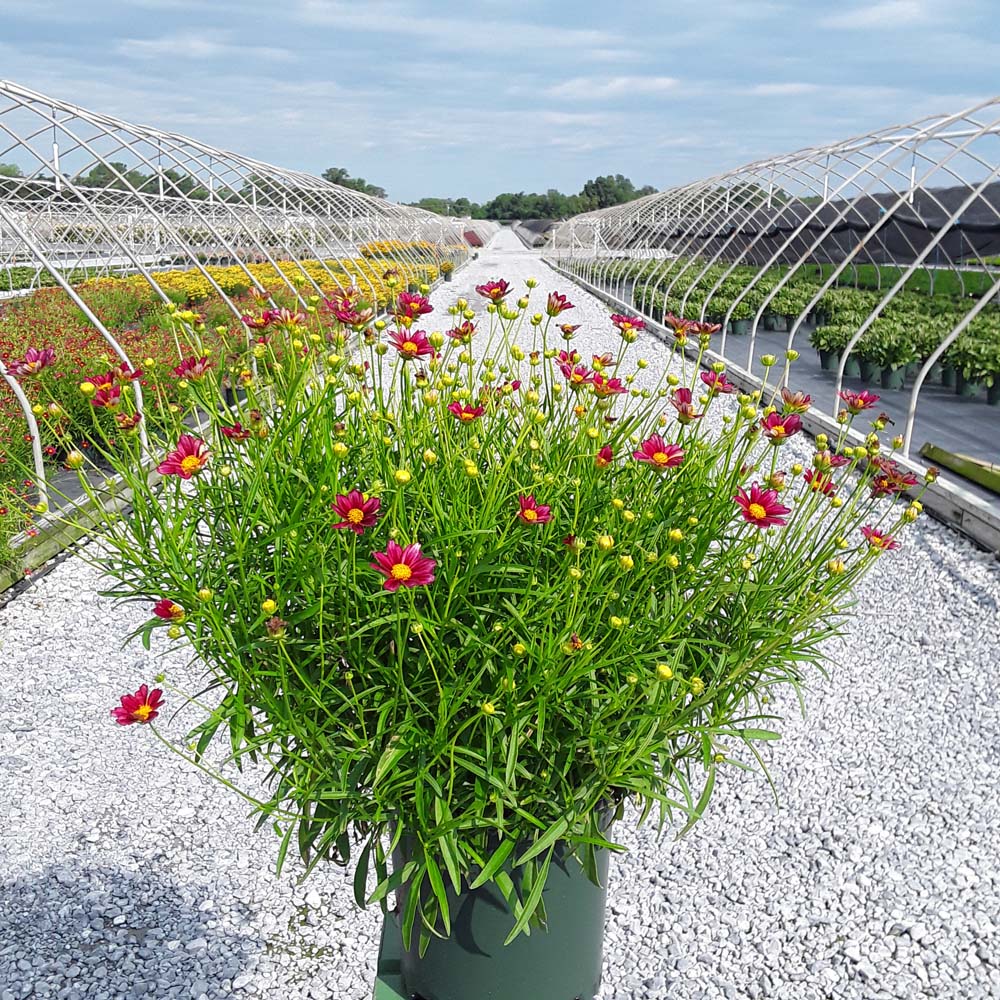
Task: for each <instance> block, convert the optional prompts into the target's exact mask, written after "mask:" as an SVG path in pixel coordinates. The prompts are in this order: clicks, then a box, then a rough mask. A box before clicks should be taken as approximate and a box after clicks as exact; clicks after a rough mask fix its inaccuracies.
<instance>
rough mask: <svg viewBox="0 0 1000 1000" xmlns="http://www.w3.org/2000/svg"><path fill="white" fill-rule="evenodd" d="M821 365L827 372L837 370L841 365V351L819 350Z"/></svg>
mask: <svg viewBox="0 0 1000 1000" xmlns="http://www.w3.org/2000/svg"><path fill="white" fill-rule="evenodd" d="M819 366H820V368H822V369H823V371H825V372H835V371H836V370H837V369H838V368H839V367H840V353H839V352H838V351H823V350H821V351H820V352H819Z"/></svg>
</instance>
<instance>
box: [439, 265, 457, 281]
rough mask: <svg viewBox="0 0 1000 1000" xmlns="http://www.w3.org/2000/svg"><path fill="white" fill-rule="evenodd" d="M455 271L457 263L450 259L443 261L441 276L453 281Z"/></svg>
mask: <svg viewBox="0 0 1000 1000" xmlns="http://www.w3.org/2000/svg"><path fill="white" fill-rule="evenodd" d="M454 271H455V263H454V261H450V260H443V261H441V276H442V277H443V278H444V280H445V281H451V276H452V274H453V273H454Z"/></svg>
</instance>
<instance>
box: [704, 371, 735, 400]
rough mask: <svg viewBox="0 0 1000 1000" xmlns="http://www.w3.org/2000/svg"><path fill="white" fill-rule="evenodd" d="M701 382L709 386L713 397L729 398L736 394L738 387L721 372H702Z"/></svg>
mask: <svg viewBox="0 0 1000 1000" xmlns="http://www.w3.org/2000/svg"><path fill="white" fill-rule="evenodd" d="M701 380H702V382H704V383H705V385H707V386H708V388H709V389H710V390H711V392H712V395H713V396H719V395H723V396H728V395H730V394H731V393H734V392H736V386H735V385H733V383H732V382H730V381H729V380H728V379H727V378H726V376H725V375H723V374H722V373H721V372H702V373H701Z"/></svg>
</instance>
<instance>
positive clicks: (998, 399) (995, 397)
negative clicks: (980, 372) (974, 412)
mask: <svg viewBox="0 0 1000 1000" xmlns="http://www.w3.org/2000/svg"><path fill="white" fill-rule="evenodd" d="M986 402H987V403H989V404H990V406H1000V375H994V376H993V385H991V386H989V387H988V388H987V390H986Z"/></svg>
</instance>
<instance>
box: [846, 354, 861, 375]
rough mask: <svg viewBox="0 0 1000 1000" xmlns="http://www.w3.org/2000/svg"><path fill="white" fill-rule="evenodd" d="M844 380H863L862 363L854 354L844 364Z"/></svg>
mask: <svg viewBox="0 0 1000 1000" xmlns="http://www.w3.org/2000/svg"><path fill="white" fill-rule="evenodd" d="M844 378H861V362H860V361H858V359H857V357H855V356H854V355H853V354H851V355H849V356H848V358H847V361H846V362H845V364H844Z"/></svg>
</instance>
